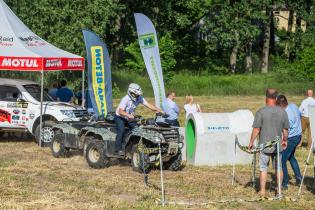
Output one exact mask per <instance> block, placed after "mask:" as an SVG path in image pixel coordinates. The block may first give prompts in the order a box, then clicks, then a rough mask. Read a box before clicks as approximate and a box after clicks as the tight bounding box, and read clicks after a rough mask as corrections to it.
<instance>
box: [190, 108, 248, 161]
mask: <svg viewBox="0 0 315 210" xmlns="http://www.w3.org/2000/svg"><path fill="white" fill-rule="evenodd" d="M253 121H254V116H253V114H252V112H251V111H249V110H238V111H235V112H232V113H196V114H189V116H188V118H187V120H186V128H185V143H186V145H185V147H186V157H185V158H186V159H187V161H188V163H190V164H193V165H199V166H201V165H207V166H217V165H232V164H233V162H234V161H235V163H236V164H249V163H251V161H252V156H251V155H249V154H248V153H245V152H243V151H241V150H240V149H239V148H238V147H236V159H235V136H237V138H238V141H239V142H240V143H241V144H242V145H246V146H247V145H248V143H249V139H250V135H251V131H252V124H253Z"/></svg>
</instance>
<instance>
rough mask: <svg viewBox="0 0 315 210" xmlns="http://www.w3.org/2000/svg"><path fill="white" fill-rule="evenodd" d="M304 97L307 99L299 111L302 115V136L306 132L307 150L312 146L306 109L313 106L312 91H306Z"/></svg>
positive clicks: (314, 100)
mask: <svg viewBox="0 0 315 210" xmlns="http://www.w3.org/2000/svg"><path fill="white" fill-rule="evenodd" d="M306 96H307V98H306V99H304V100H303V101H302V103H301V106H300V108H299V110H300V112H301V113H302V133H303V134H304V133H305V131H306V130H307V149H309V148H310V147H311V144H312V137H311V136H312V135H311V128H310V120H309V112H308V108H309V107H310V106H315V99H314V98H313V90H311V89H309V90H307V92H306ZM302 139H303V138H302ZM302 141H303V140H302ZM302 141H301V144H302Z"/></svg>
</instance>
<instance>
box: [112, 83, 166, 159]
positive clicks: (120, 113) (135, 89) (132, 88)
mask: <svg viewBox="0 0 315 210" xmlns="http://www.w3.org/2000/svg"><path fill="white" fill-rule="evenodd" d="M139 104H143V105H144V106H145V107H147V108H149V109H151V110H152V111H154V112H160V113H163V111H162V110H161V109H159V108H157V107H156V106H154V105H152V104H149V103H148V102H147V101H146V100H145V99H144V98H143V96H142V89H141V87H140V86H139V85H138V84H135V83H131V84H130V85H129V87H128V94H127V95H126V96H125V97H123V98H122V99H121V101H120V103H119V106H118V107H117V109H116V116H115V123H116V126H117V135H116V142H115V153H116V154H117V155H120V156H123V155H124V154H125V153H124V151H123V148H122V146H123V136H124V133H125V126H127V127H129V128H130V129H133V128H135V127H136V126H137V124H136V122H133V121H130V119H134V113H135V109H136V108H137V106H138V105H139Z"/></svg>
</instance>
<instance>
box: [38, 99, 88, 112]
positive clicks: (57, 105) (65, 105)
mask: <svg viewBox="0 0 315 210" xmlns="http://www.w3.org/2000/svg"><path fill="white" fill-rule="evenodd" d="M43 106H47V108H54V109H59V110H85V108H84V107H82V106H78V105H73V104H70V103H65V102H50V101H49V102H43Z"/></svg>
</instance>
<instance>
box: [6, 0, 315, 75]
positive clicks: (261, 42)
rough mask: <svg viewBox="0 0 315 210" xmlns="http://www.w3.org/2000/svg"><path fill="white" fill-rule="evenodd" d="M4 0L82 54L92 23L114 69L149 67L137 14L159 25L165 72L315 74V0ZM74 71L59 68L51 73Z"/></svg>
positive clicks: (48, 36)
mask: <svg viewBox="0 0 315 210" xmlns="http://www.w3.org/2000/svg"><path fill="white" fill-rule="evenodd" d="M5 2H6V3H7V4H8V5H9V6H10V8H11V9H12V10H13V11H14V12H15V14H16V15H17V16H18V17H19V18H20V19H21V20H22V21H23V22H24V23H25V24H26V25H27V26H28V27H29V28H30V29H31V30H32V31H34V32H35V33H36V34H38V35H39V36H40V37H42V38H43V39H45V40H47V41H49V42H51V43H52V44H54V45H56V46H57V47H60V48H62V49H64V50H68V51H70V52H73V53H76V54H79V55H81V56H85V46H84V42H83V37H82V33H81V30H82V29H83V28H88V29H91V30H92V31H94V32H95V33H97V34H98V35H99V36H100V37H101V38H102V39H103V40H104V41H105V42H106V44H107V45H108V46H109V51H110V55H111V61H112V66H113V69H118V70H125V71H133V72H139V73H140V74H144V73H145V66H144V63H143V59H142V56H141V53H140V48H139V45H138V42H137V34H136V26H135V22H134V17H133V13H135V12H140V13H143V14H145V15H147V16H148V17H149V18H150V19H151V20H152V22H153V24H154V25H155V27H156V30H157V34H158V39H159V47H160V54H161V61H162V68H163V72H164V74H166V75H167V78H172V74H176V73H177V72H188V73H191V74H202V75H207V74H235V73H252V72H261V73H267V72H268V71H269V70H270V69H271V70H272V69H275V71H279V72H281V73H282V74H284V75H294V76H295V77H299V78H304V77H307V79H308V80H313V79H315V78H313V77H315V76H310V74H312V73H315V67H314V62H313V61H314V57H315V48H314V43H315V42H314V41H315V40H314V39H315V37H314V32H315V30H314V29H315V28H314V23H315V18H314V17H315V16H314V0H227V1H223V0H169V1H148V0H124V1H122V0H93V1H86V0H73V1H69V0H23V1H20V0H5ZM280 12H285V13H286V14H288V15H287V17H281V16H280V18H284V19H286V24H287V25H286V26H285V27H284V29H280V28H279V27H278V24H279V22H278V19H277V17H278V16H279V15H278V16H277V14H280ZM280 15H281V14H280ZM305 62H306V64H305ZM72 74H75V73H71V72H56V73H54V74H52V76H51V78H52V79H54V78H55V77H58V76H67V77H68V76H70V75H72ZM79 76H80V75H75V77H79ZM71 78H72V77H71Z"/></svg>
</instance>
